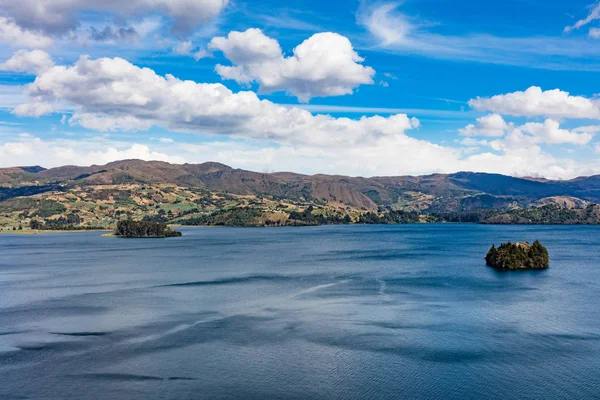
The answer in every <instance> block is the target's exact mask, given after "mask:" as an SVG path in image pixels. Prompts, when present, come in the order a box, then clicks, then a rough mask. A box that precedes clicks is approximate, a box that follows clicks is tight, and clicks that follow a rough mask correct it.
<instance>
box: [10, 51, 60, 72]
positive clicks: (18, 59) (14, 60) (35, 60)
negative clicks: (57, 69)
mask: <svg viewBox="0 0 600 400" xmlns="http://www.w3.org/2000/svg"><path fill="white" fill-rule="evenodd" d="M53 66H54V61H52V58H51V57H50V55H49V54H48V53H46V52H45V51H42V50H31V51H27V50H19V51H17V52H16V53H15V54H14V55H13V56H12V57H11V58H9V59H8V60H6V61H5V62H3V63H1V64H0V71H10V72H25V73H30V74H40V73H42V72H44V71H47V70H48V69H50V68H51V67H53Z"/></svg>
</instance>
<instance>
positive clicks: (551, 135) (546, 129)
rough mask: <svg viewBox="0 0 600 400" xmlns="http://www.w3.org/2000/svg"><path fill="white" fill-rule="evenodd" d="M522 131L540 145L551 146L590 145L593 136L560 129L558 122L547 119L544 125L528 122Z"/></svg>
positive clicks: (522, 127)
mask: <svg viewBox="0 0 600 400" xmlns="http://www.w3.org/2000/svg"><path fill="white" fill-rule="evenodd" d="M520 129H521V130H522V131H523V132H525V133H528V134H529V135H531V136H532V137H534V138H535V139H536V141H537V142H538V143H549V144H577V145H583V144H588V143H589V142H590V141H591V140H592V138H593V135H592V134H591V133H588V132H586V133H576V132H572V131H569V130H567V129H560V124H559V123H558V122H557V121H554V120H551V119H547V120H546V121H544V122H543V123H538V122H528V123H526V124H525V125H523V126H521V127H520Z"/></svg>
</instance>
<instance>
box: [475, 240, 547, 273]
mask: <svg viewBox="0 0 600 400" xmlns="http://www.w3.org/2000/svg"><path fill="white" fill-rule="evenodd" d="M485 261H486V263H487V265H489V266H490V267H492V268H495V269H498V270H527V269H536V270H539V269H546V268H548V266H549V257H548V250H547V249H546V248H545V247H544V246H543V245H542V244H541V243H540V242H539V240H536V241H535V242H533V244H532V245H531V244H529V243H528V242H518V243H510V242H508V243H502V244H501V245H500V247H498V248H496V246H494V245H492V248H491V249H490V251H488V253H487V256H486V257H485Z"/></svg>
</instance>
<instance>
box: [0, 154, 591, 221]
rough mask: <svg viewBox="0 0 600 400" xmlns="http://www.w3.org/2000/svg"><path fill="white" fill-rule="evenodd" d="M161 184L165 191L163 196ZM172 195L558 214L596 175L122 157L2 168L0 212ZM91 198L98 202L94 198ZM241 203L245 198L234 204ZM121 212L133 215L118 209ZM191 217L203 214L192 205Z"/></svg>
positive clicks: (582, 202)
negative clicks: (20, 203) (262, 165)
mask: <svg viewBox="0 0 600 400" xmlns="http://www.w3.org/2000/svg"><path fill="white" fill-rule="evenodd" d="M168 187H171V189H169V190H166V191H165V190H164V189H165V188H168ZM161 190H162V191H161ZM173 190H175V191H182V194H181V195H180V196H176V197H177V198H176V199H175V200H173V201H178V203H176V204H184V203H185V202H186V201H189V202H190V204H192V203H193V204H198V201H199V200H198V198H199V196H200V194H202V195H203V196H205V197H206V194H207V193H210V194H211V196H213V197H215V196H216V197H218V196H225V197H221V198H222V199H226V198H228V199H229V200H224V202H221V203H220V204H221V206H230V205H231V204H233V203H232V202H233V200H232V199H234V198H235V199H236V200H235V201H236V202H237V203H236V204H238V205H240V204H241V203H244V204H245V203H246V202H249V201H250V200H248V199H252V198H255V199H256V198H258V199H261V201H262V202H263V204H264V202H265V201H268V202H271V203H273V204H272V205H273V206H274V207H280V209H283V208H285V209H287V210H291V209H292V208H294V207H295V208H298V209H300V210H301V209H302V207H306V206H308V205H314V206H318V207H320V208H323V209H325V210H336V211H340V210H345V211H346V212H348V213H349V212H354V213H365V212H373V213H376V212H385V211H405V212H417V213H419V214H424V215H428V214H429V215H430V214H435V213H465V212H473V211H478V210H496V211H506V212H509V211H515V210H527V209H531V208H536V207H543V206H548V205H554V206H556V207H559V208H565V209H576V208H585V207H587V206H589V205H590V204H595V203H600V176H590V177H580V178H576V179H572V180H567V181H553V180H546V179H537V178H516V177H510V176H504V175H499V174H487V173H474V172H458V173H454V174H432V175H424V176H390V177H370V178H364V177H349V176H341V175H323V174H318V175H302V174H297V173H291V172H277V173H259V172H252V171H246V170H242V169H235V168H231V167H229V166H227V165H223V164H219V163H214V162H207V163H202V164H182V165H179V164H170V163H166V162H159V161H141V160H123V161H116V162H111V163H109V164H106V165H93V166H90V167H79V166H63V167H58V168H52V169H45V168H42V167H39V166H30V167H13V168H2V169H0V212H7V211H9V212H17V211H21V212H22V211H26V210H15V207H12V208H11V207H8V208H7V206H6V204H13V203H14V202H15V199H20V200H23V199H30V200H32V199H33V200H35V199H37V201H38V203H39V201H42V200H51V201H57V202H62V200H64V199H62V200H61V198H62V197H64V196H66V195H67V194H69V193H70V194H72V195H73V196H75V197H72V199H71V200H65V205H69V204H70V205H71V207H70V208H72V209H74V208H76V206H74V205H75V204H79V203H80V202H85V201H89V200H90V199H92V198H94V196H92V195H91V194H90V193H92V192H103V191H104V192H106V191H112V192H113V193H109V194H107V195H106V196H104V197H106V199H105V200H102V201H105V203H106V204H113V203H111V201H113V202H114V201H115V198H117V197H119V196H121V197H119V198H122V196H123V194H122V193H121V192H127V193H128V194H127V195H126V196H129V197H130V199H133V200H131V201H130V203H131V206H132V207H133V208H134V209H137V208H139V207H146V209H148V206H149V205H152V206H153V207H155V208H156V204H154V203H156V202H157V200H156V196H155V195H154V194H153V195H151V196H150V195H148V196H147V193H146V192H148V191H154V192H160V194H161V196H162V197H163V201H161V202H159V204H163V203H164V202H166V201H167V200H164V199H166V197H168V196H165V194H166V193H168V192H173ZM144 191H145V192H144ZM183 191H185V193H187V194H184V192H183ZM117 192H119V193H117ZM142 192H144V193H142ZM155 194H156V193H155ZM227 196H229V197H227ZM95 197H98V196H97V193H96V195H95ZM146 197H148V198H149V199H150V200H151V201H149V203H148V202H146V201H145V200H144V201H142V200H143V199H145V198H146ZM74 198H77V199H78V200H73V199H74ZM99 198H103V196H99ZM138 198H139V199H138ZM241 199H245V200H244V201H243V202H241ZM11 201H12V203H11ZM94 201H100V200H94ZM7 202H8V203H7ZM38 203H35V204H38ZM147 203H148V204H147ZM275 203H280V204H275ZM3 204H4V207H3ZM115 204H116V203H115ZM122 204H124V203H122ZM136 204H137V205H138V206H139V207H137V206H136ZM246 205H247V204H246ZM81 207H83V205H81ZM136 207H137V208H136ZM286 207H287V208H286ZM67 208H69V207H67ZM113 208H114V207H113ZM188 208H190V207H188ZM192 208H193V207H192ZM218 208H219V207H218V206H217V205H215V207H213V208H211V209H210V211H213V212H214V211H215V210H217V209H218ZM11 210H12V211H11ZM112 211H115V212H116V211H118V210H112ZM122 211H124V212H125V211H127V212H133V211H135V210H129V209H127V208H126V207H125V209H124V210H122ZM171 211H172V210H171ZM140 212H143V209H142V210H141V211H140ZM198 212H200V213H203V212H208V210H203V209H202V208H199V209H198ZM7 215H8V214H7ZM8 219H10V218H8ZM8 219H7V220H8ZM13 222H14V221H13ZM0 223H1V221H0Z"/></svg>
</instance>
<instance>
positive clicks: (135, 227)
mask: <svg viewBox="0 0 600 400" xmlns="http://www.w3.org/2000/svg"><path fill="white" fill-rule="evenodd" d="M115 234H116V235H117V236H120V237H126V238H167V237H177V236H181V232H177V231H175V230H173V229H171V228H169V227H168V226H167V224H165V223H162V222H145V221H132V220H125V221H119V223H118V224H117V230H116V231H115Z"/></svg>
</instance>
